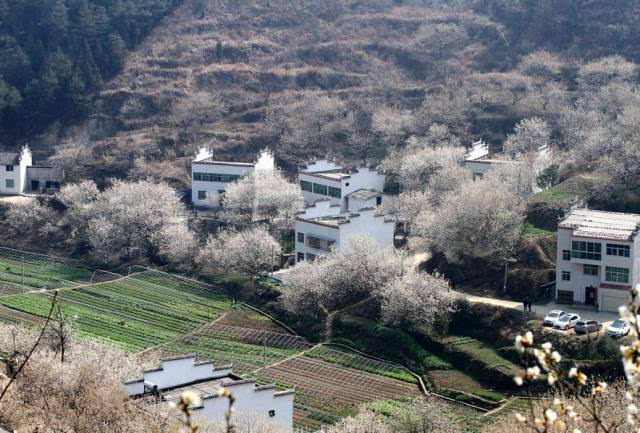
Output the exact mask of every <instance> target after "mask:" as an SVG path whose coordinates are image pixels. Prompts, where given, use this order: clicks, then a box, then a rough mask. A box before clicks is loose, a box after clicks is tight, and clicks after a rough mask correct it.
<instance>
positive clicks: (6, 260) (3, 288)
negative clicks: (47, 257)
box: [0, 249, 93, 296]
mask: <svg viewBox="0 0 640 433" xmlns="http://www.w3.org/2000/svg"><path fill="white" fill-rule="evenodd" d="M92 274H93V270H91V269H89V268H84V267H80V266H73V265H71V264H66V263H55V262H46V261H42V260H37V258H34V257H29V256H26V255H25V257H24V259H23V258H21V257H20V255H12V256H8V255H7V254H4V255H3V252H2V250H1V249H0V296H7V295H12V294H16V293H22V292H23V291H30V290H38V289H55V288H60V287H70V286H74V285H78V284H82V283H88V282H89V281H90V280H91V276H92Z"/></svg>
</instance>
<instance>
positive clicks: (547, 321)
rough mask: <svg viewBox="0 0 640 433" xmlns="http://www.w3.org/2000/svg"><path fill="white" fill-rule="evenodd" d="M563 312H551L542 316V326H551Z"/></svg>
mask: <svg viewBox="0 0 640 433" xmlns="http://www.w3.org/2000/svg"><path fill="white" fill-rule="evenodd" d="M564 314H565V313H564V311H562V310H551V311H549V313H547V315H546V316H544V322H543V323H542V324H543V325H544V326H553V325H555V324H556V320H558V319H559V318H560V317H562V316H563V315H564Z"/></svg>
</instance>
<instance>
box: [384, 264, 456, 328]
mask: <svg viewBox="0 0 640 433" xmlns="http://www.w3.org/2000/svg"><path fill="white" fill-rule="evenodd" d="M380 294H381V296H382V318H383V320H384V321H385V322H386V323H389V324H392V325H394V326H399V327H402V328H403V329H405V328H410V329H413V330H416V331H419V332H430V331H431V330H432V329H433V328H435V327H438V325H442V324H444V323H445V322H447V321H448V319H449V315H450V314H451V313H452V312H453V311H454V307H455V300H456V297H455V295H454V294H453V292H452V291H451V286H450V285H449V282H448V281H447V280H445V279H444V278H442V277H441V276H440V275H438V274H427V273H424V272H420V271H416V270H411V271H409V272H407V273H406V274H405V275H403V276H402V277H400V278H396V279H394V280H391V281H389V282H388V283H387V284H386V285H385V286H384V287H383V288H382V290H381V292H380Z"/></svg>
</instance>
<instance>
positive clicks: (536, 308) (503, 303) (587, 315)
mask: <svg viewBox="0 0 640 433" xmlns="http://www.w3.org/2000/svg"><path fill="white" fill-rule="evenodd" d="M461 295H462V296H464V297H465V298H467V299H468V300H469V302H472V303H481V304H489V305H496V306H498V307H503V308H512V309H514V310H520V311H522V302H516V301H508V300H505V299H495V298H485V297H482V296H474V295H468V294H465V293H461ZM551 310H563V311H566V312H567V313H573V314H578V315H580V317H582V318H583V319H587V320H597V321H598V322H601V323H604V324H605V326H606V325H608V324H609V323H611V322H612V321H614V320H616V319H617V318H618V317H619V316H618V313H609V312H605V311H593V310H584V309H580V308H574V307H572V306H570V305H559V304H556V303H555V302H549V303H547V304H545V305H535V304H534V305H532V307H531V311H532V312H533V313H535V314H536V316H538V317H540V318H543V317H544V316H545V315H546V314H547V313H548V312H549V311H551Z"/></svg>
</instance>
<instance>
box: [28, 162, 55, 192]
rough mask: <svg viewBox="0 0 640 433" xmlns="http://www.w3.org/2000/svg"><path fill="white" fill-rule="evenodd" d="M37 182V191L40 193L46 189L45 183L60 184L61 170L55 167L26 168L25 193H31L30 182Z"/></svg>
mask: <svg viewBox="0 0 640 433" xmlns="http://www.w3.org/2000/svg"><path fill="white" fill-rule="evenodd" d="M33 181H38V189H37V190H36V191H35V192H40V191H42V190H44V189H45V188H46V185H47V182H58V184H60V183H61V182H62V174H61V170H60V169H58V168H56V167H46V166H35V167H34V166H32V167H27V175H26V180H25V191H33V189H32V188H31V186H32V182H33Z"/></svg>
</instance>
